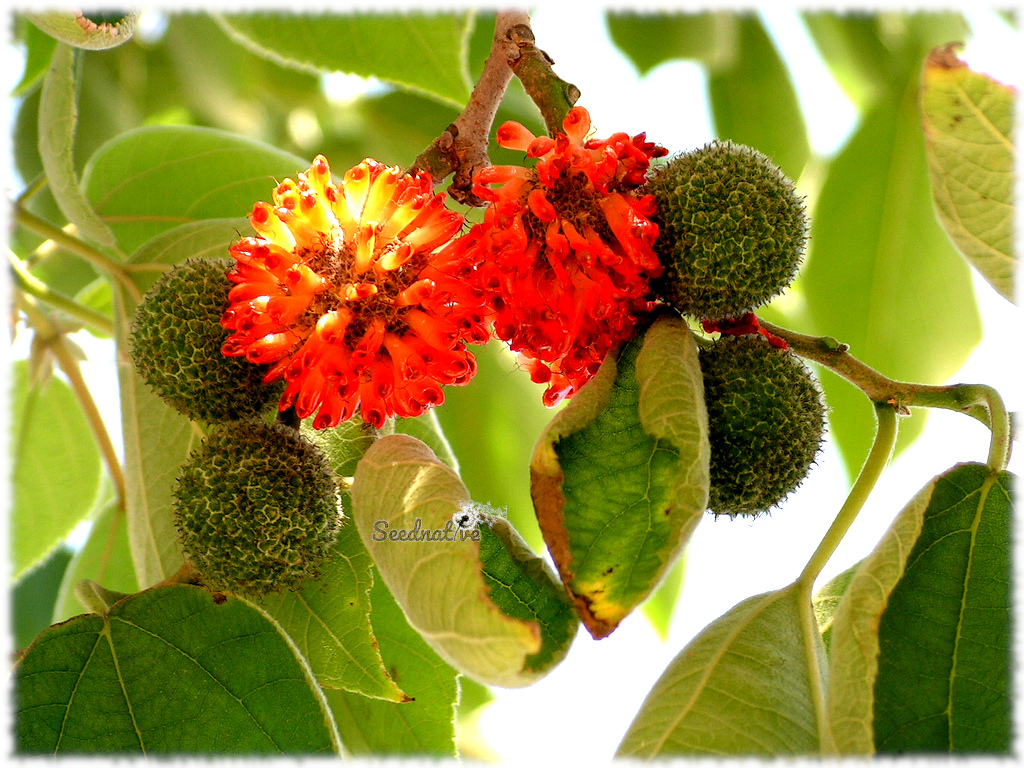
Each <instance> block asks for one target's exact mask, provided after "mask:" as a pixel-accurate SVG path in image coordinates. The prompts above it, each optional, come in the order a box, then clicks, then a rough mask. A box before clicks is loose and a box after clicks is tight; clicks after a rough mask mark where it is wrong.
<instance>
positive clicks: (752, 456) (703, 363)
mask: <svg viewBox="0 0 1024 768" xmlns="http://www.w3.org/2000/svg"><path fill="white" fill-rule="evenodd" d="M699 359H700V367H701V372H702V373H703V376H704V400H705V404H706V405H707V410H708V433H709V438H710V443H711V490H710V494H709V497H708V509H710V510H711V511H712V512H714V513H715V514H716V515H729V516H731V517H735V516H736V515H750V516H756V515H758V514H760V513H761V512H765V511H767V510H768V509H770V508H771V507H774V506H776V505H777V504H779V503H780V502H781V501H782V500H783V499H785V498H786V496H788V495H789V494H790V493H791V492H792V491H793V490H795V489H796V488H797V486H799V485H800V483H802V482H803V480H804V478H805V477H806V476H807V473H808V472H809V471H810V468H811V465H812V464H813V463H814V459H815V457H816V456H817V455H818V451H819V450H820V449H821V441H822V436H823V434H824V432H825V406H824V401H823V399H822V394H821V388H820V387H819V385H818V383H817V380H816V379H815V377H814V374H813V373H812V372H811V371H810V369H809V368H808V367H807V366H806V365H805V364H804V363H803V361H801V360H800V359H799V358H798V357H796V355H794V354H792V353H791V352H789V351H788V350H783V349H777V348H775V347H773V346H772V345H771V344H769V343H768V342H767V341H766V340H765V339H764V338H763V337H761V336H757V335H748V336H739V337H731V336H723V337H722V338H721V339H719V340H718V341H716V342H715V343H714V344H712V345H711V346H710V347H708V348H706V349H702V350H701V352H700V358H699Z"/></svg>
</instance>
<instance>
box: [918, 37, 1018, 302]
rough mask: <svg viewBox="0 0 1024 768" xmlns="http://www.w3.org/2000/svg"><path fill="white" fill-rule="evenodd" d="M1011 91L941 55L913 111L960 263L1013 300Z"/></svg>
mask: <svg viewBox="0 0 1024 768" xmlns="http://www.w3.org/2000/svg"><path fill="white" fill-rule="evenodd" d="M1015 101H1016V92H1015V89H1013V88H1009V87H1007V86H1005V85H1003V84H1002V83H999V82H997V81H995V80H993V79H992V78H990V77H987V76H986V75H983V74H979V73H976V72H972V71H971V70H970V69H968V68H967V66H966V65H965V64H964V63H963V62H961V61H960V60H959V59H957V58H956V56H955V55H954V54H953V53H952V51H950V50H949V49H936V50H935V51H934V52H933V53H932V55H931V56H929V57H928V61H927V63H926V65H925V68H924V80H923V84H922V91H921V109H922V112H923V113H924V133H925V140H926V149H927V152H928V167H929V169H930V171H931V180H932V194H933V195H934V198H935V205H936V208H937V209H938V212H939V218H940V219H941V220H942V223H943V225H944V226H945V227H946V231H947V232H949V235H950V237H951V238H952V239H953V242H954V243H956V245H957V247H958V248H959V249H960V251H961V252H962V253H963V254H964V255H965V256H966V257H967V259H968V261H970V262H971V264H972V265H973V266H974V267H975V269H977V270H978V271H979V272H980V273H981V274H982V276H983V277H984V278H985V279H986V280H988V282H989V283H991V284H992V287H993V288H995V289H996V290H997V291H999V293H1001V294H1002V295H1003V296H1004V297H1006V298H1007V299H1009V300H1010V301H1013V300H1014V298H1015V293H1014V273H1015V271H1016V267H1017V254H1016V251H1015V248H1014V206H1013V187H1014V178H1015V174H1014V168H1015V162H1016V152H1015V150H1014V146H1013V110H1014V104H1015Z"/></svg>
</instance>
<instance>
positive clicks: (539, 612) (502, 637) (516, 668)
mask: <svg viewBox="0 0 1024 768" xmlns="http://www.w3.org/2000/svg"><path fill="white" fill-rule="evenodd" d="M352 501H353V517H354V519H355V522H356V527H357V529H358V530H359V534H360V536H361V537H362V539H363V543H364V544H365V545H366V548H367V550H368V551H369V552H370V555H371V556H372V557H373V560H374V563H375V564H376V566H377V568H378V570H379V572H380V575H381V577H382V578H383V580H384V583H385V584H386V585H387V586H388V588H389V590H390V592H391V594H392V595H394V597H395V600H396V601H397V602H398V604H399V605H400V606H401V607H402V610H403V611H404V613H405V615H406V618H407V619H408V621H409V623H410V624H411V625H412V626H413V627H414V628H415V629H416V630H417V631H418V632H419V633H420V634H421V635H422V636H423V638H424V639H425V640H426V641H427V643H428V644H429V645H430V646H431V647H432V648H433V649H434V650H435V651H436V652H437V653H438V654H439V655H440V656H441V657H442V658H444V659H445V660H446V661H447V662H448V663H450V664H452V666H454V667H455V668H456V669H458V670H459V671H461V672H463V673H464V674H466V675H468V676H470V677H473V678H474V679H476V680H478V681H480V682H483V683H486V684H491V685H500V686H505V687H519V686H523V685H528V684H530V683H532V682H534V681H535V680H537V679H539V678H540V677H541V676H543V675H544V674H546V673H547V671H549V669H550V667H551V666H552V665H553V664H554V663H556V662H557V661H560V660H561V658H562V657H564V655H565V653H566V652H567V650H568V643H569V642H571V640H572V637H573V635H574V634H575V632H574V631H573V630H572V629H571V627H572V625H573V624H574V621H575V620H574V619H573V618H572V611H571V609H570V607H569V605H568V602H567V601H563V602H562V603H561V609H560V610H555V611H553V612H552V611H551V610H550V609H551V608H552V606H557V600H558V599H559V598H560V597H561V587H560V586H559V585H558V584H557V581H556V580H555V578H554V576H553V575H552V574H551V573H549V572H548V571H547V570H545V569H544V568H542V567H539V564H540V563H541V561H540V559H539V558H537V557H536V555H533V554H532V553H530V552H529V548H528V547H527V546H526V545H525V543H523V542H522V541H521V540H519V539H518V535H517V534H515V533H514V531H512V530H511V529H510V528H507V529H504V530H503V532H502V535H499V536H497V537H496V538H499V539H504V541H503V546H502V547H501V550H502V551H503V552H504V554H501V553H500V552H494V551H491V552H489V554H490V555H491V556H492V557H494V556H496V557H497V558H498V559H497V561H496V563H495V564H493V565H489V564H488V563H483V562H482V561H481V543H480V542H476V541H474V540H473V538H472V537H471V536H469V535H468V534H469V533H470V532H468V531H466V532H459V531H457V530H455V529H454V526H453V524H452V517H453V515H454V514H455V513H456V511H457V510H458V509H459V504H460V502H468V501H469V493H468V491H467V490H466V488H465V486H464V485H463V484H462V481H461V480H460V479H459V477H458V475H456V474H455V473H454V472H453V471H452V470H451V469H450V468H449V467H448V466H446V465H445V464H443V463H442V462H441V461H440V460H439V459H437V457H436V456H435V455H434V454H433V452H432V451H431V450H430V449H429V448H428V447H427V446H426V445H425V444H424V443H422V442H421V441H419V440H417V439H415V438H412V437H410V436H408V435H397V434H396V435H388V436H385V437H382V438H381V439H379V440H377V441H376V442H375V443H374V444H373V445H372V446H371V447H370V448H369V449H368V450H367V452H366V454H365V455H364V456H363V459H362V460H361V461H360V463H359V466H358V468H357V469H356V475H355V481H354V487H353V492H352ZM483 517H484V519H483V520H482V522H481V523H480V525H488V524H489V522H490V523H493V524H494V525H495V526H501V525H502V522H503V521H501V520H500V519H498V520H491V519H490V518H489V516H486V515H485V516H483ZM410 532H418V533H417V534H415V535H416V536H417V537H420V538H419V539H418V540H408V538H409V535H410ZM464 533H465V534H467V535H463V534H464ZM392 534H395V535H396V536H398V535H399V534H405V537H406V540H398V539H392V538H391V535H392ZM424 536H426V538H423V537H424ZM490 559H491V558H489V559H488V560H489V561H490ZM485 575H486V576H485ZM495 580H498V581H500V582H501V584H503V585H504V587H507V590H506V589H495V588H494V587H495V584H494V582H495ZM507 598H514V600H511V601H510V600H508V599H507ZM524 608H525V609H526V610H527V611H528V612H530V613H531V614H532V615H533V616H534V618H532V619H530V618H517V617H516V616H517V615H522V614H520V610H521V609H524ZM540 662H543V664H541V665H540V666H538V664H539V663H540Z"/></svg>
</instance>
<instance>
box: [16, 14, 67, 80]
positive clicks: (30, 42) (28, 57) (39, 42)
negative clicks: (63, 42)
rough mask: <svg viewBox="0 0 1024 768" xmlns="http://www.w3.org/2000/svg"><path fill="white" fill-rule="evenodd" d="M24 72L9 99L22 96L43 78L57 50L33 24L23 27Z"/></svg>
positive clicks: (52, 41) (51, 40) (48, 38)
mask: <svg viewBox="0 0 1024 768" xmlns="http://www.w3.org/2000/svg"><path fill="white" fill-rule="evenodd" d="M23 34H24V44H25V71H24V72H23V73H22V75H21V80H20V81H19V82H18V84H17V85H16V86H14V90H12V91H11V97H12V98H13V97H18V96H24V95H25V94H26V93H28V92H29V91H30V90H32V88H34V87H35V85H36V84H37V83H38V82H39V81H40V80H41V79H42V78H43V76H44V75H45V74H46V72H47V70H49V69H50V61H51V59H53V52H54V51H55V50H57V41H56V40H55V39H54V38H52V37H50V36H49V35H47V34H45V33H43V32H42V31H41V30H40V29H39V27H37V26H36V25H35V24H25V25H24V33H23Z"/></svg>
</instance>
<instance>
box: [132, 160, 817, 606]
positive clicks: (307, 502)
mask: <svg viewBox="0 0 1024 768" xmlns="http://www.w3.org/2000/svg"><path fill="white" fill-rule="evenodd" d="M325 184H326V182H325ZM325 189H326V187H325ZM642 191H643V192H644V193H645V194H648V195H651V196H653V199H654V201H655V202H656V210H655V212H654V213H653V214H652V215H651V217H650V219H651V221H653V222H654V223H655V224H656V225H657V227H658V235H657V238H656V240H655V241H654V244H653V247H654V251H655V252H656V254H657V256H658V258H659V260H660V262H661V265H662V267H663V269H662V271H661V274H660V276H658V277H656V278H654V279H653V280H652V281H651V291H652V294H651V297H650V298H651V300H652V301H656V302H658V303H659V304H667V305H669V306H671V307H674V308H675V310H677V311H678V312H679V313H680V314H682V315H684V316H687V317H689V318H691V319H693V320H694V321H695V322H702V323H703V327H704V329H705V330H709V329H714V330H717V331H719V332H720V336H719V338H717V340H714V341H711V340H709V339H707V338H705V339H702V349H701V353H700V358H699V359H700V366H701V371H702V374H703V377H704V385H705V402H706V407H707V412H708V424H709V437H710V446H711V457H710V461H711V484H710V491H709V510H710V511H711V512H713V513H714V514H715V515H728V516H736V515H757V514H760V513H762V512H765V511H767V510H769V509H770V508H772V507H773V506H776V505H778V504H779V503H780V502H781V501H782V500H783V499H784V498H785V497H786V496H787V495H788V494H789V493H790V492H791V491H793V490H794V489H795V488H796V487H797V486H798V485H799V484H800V483H801V482H802V481H803V479H804V477H805V476H806V475H807V473H808V471H809V469H810V466H811V464H812V463H813V461H814V459H815V457H816V455H817V453H818V451H819V450H820V445H821V439H822V434H823V431H824V424H825V408H824V404H823V400H822V396H821V391H820V388H819V386H818V384H817V382H816V381H815V379H814V377H813V374H812V373H811V371H810V370H809V369H808V368H807V366H806V365H805V364H804V363H803V362H802V361H801V360H800V359H799V358H797V357H796V356H795V355H794V354H792V353H791V352H790V351H789V350H788V349H786V345H785V343H784V342H782V341H781V340H779V339H777V338H775V337H772V336H770V335H769V334H766V333H764V332H763V331H761V329H760V327H759V325H758V323H757V321H756V318H754V316H753V315H752V314H751V313H752V312H753V311H754V310H755V309H756V308H757V307H759V306H761V305H763V304H765V303H766V302H768V301H770V300H771V299H772V298H773V297H775V296H777V295H778V294H779V293H781V292H782V291H783V289H785V287H786V286H787V285H788V284H789V283H790V282H791V281H792V279H793V278H794V276H795V275H796V273H797V271H798V269H799V267H800V264H801V261H802V258H803V251H804V246H805V243H806V239H807V217H806V213H805V209H804V204H803V201H802V199H801V198H800V197H799V196H798V195H797V194H796V191H795V188H794V186H793V184H792V182H791V181H790V180H789V179H788V178H787V177H786V176H785V175H784V174H783V173H782V172H781V171H780V170H779V169H778V168H777V167H775V166H774V165H773V164H772V162H771V161H770V160H769V159H768V158H766V157H765V156H764V155H762V154H760V153H758V152H756V151H755V150H752V149H750V148H748V147H744V146H739V145H735V144H733V143H730V142H713V143H710V144H708V145H706V146H704V147H703V148H700V149H697V150H694V151H691V152H686V153H682V154H680V155H677V156H675V157H672V158H669V159H668V160H667V161H665V162H663V163H662V164H661V165H657V166H655V167H653V168H652V169H651V170H650V172H649V177H648V180H647V183H646V186H645V188H643V189H642ZM410 215H411V214H410ZM228 266H229V265H228V263H227V262H224V261H217V260H200V259H192V260H189V261H186V262H184V263H182V264H180V265H178V266H177V267H175V268H174V269H173V270H171V271H170V272H168V273H166V274H165V275H164V276H163V277H162V278H161V279H160V280H159V281H158V282H157V284H156V285H155V286H154V287H153V289H152V290H151V291H150V292H149V293H148V294H147V296H146V297H145V299H144V300H143V302H142V303H141V304H140V306H139V308H138V311H137V313H136V316H135V321H134V323H133V326H132V328H131V333H130V342H131V350H132V356H133V359H134V362H135V365H136V368H137V370H138V372H139V374H140V375H141V376H142V377H143V379H144V380H145V381H146V382H147V383H148V384H149V385H150V386H151V387H152V388H153V389H154V390H155V391H156V392H157V393H158V394H159V395H160V396H161V397H163V398H164V399H165V400H166V401H167V402H168V403H170V404H171V405H172V406H174V407H175V408H177V409H178V410H179V411H181V412H182V413H184V414H185V415H186V416H188V417H189V418H191V419H194V420H198V421H201V422H204V423H207V424H211V425H212V426H211V429H210V432H209V434H208V436H207V438H206V440H205V442H204V444H203V445H202V446H201V447H200V448H199V449H198V450H196V451H195V452H194V453H193V455H192V456H191V457H190V458H189V460H188V462H187V463H186V465H185V466H184V467H183V468H182V470H181V473H180V475H179V478H178V483H177V486H176V490H175V498H176V524H177V526H178V529H179V532H180V536H181V543H182V546H183V549H184V551H185V553H186V555H187V556H188V558H189V559H190V561H191V562H192V563H193V565H194V566H195V567H196V569H197V570H198V571H199V572H200V573H201V574H202V576H203V578H204V581H205V582H206V583H207V584H208V586H210V587H211V588H215V589H222V590H226V591H231V590H242V591H246V592H250V593H253V594H261V593H265V592H267V591H271V590H277V589H282V588H290V587H294V586H296V585H297V584H299V583H301V581H302V580H303V579H305V578H308V577H309V576H310V575H312V574H313V573H315V572H316V569H317V568H318V567H319V565H320V564H321V562H322V561H323V559H324V558H325V557H326V556H327V555H328V554H329V552H330V548H331V545H332V542H333V539H334V537H335V534H336V531H337V528H338V524H339V512H338V509H339V508H338V503H337V492H336V488H335V483H334V480H333V479H332V476H331V472H330V470H329V468H328V466H327V463H326V461H325V459H324V457H323V455H322V453H321V452H320V449H318V448H317V446H316V445H315V444H314V443H313V442H311V441H310V440H308V439H306V438H305V437H303V436H302V435H300V434H299V432H298V431H297V430H295V429H293V428H291V427H288V426H284V425H282V424H281V423H276V424H273V425H268V424H267V417H268V416H269V412H270V410H271V409H272V408H273V405H274V404H275V402H277V401H279V399H280V397H281V391H282V384H283V382H280V381H277V382H272V383H265V380H266V378H267V377H266V376H265V374H266V372H267V369H268V366H260V365H254V364H253V363H252V362H251V361H249V360H244V359H242V358H241V357H237V356H235V357H226V356H225V355H224V354H223V353H222V346H223V344H224V340H225V338H226V335H227V334H226V331H225V328H224V326H223V325H222V318H223V316H224V312H225V309H226V307H227V306H228V291H229V289H230V287H231V283H230V282H229V280H228V279H227V277H226V276H225V275H226V273H227V271H228Z"/></svg>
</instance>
